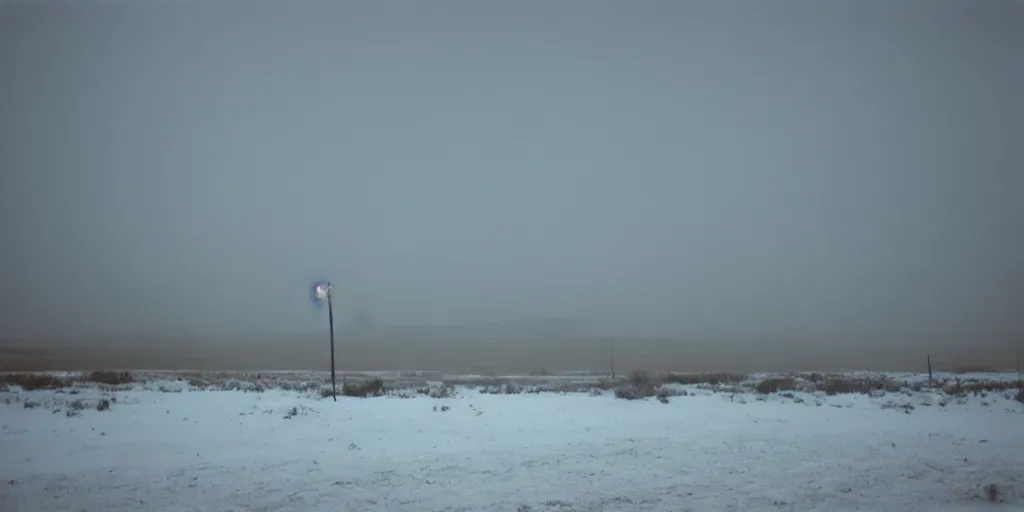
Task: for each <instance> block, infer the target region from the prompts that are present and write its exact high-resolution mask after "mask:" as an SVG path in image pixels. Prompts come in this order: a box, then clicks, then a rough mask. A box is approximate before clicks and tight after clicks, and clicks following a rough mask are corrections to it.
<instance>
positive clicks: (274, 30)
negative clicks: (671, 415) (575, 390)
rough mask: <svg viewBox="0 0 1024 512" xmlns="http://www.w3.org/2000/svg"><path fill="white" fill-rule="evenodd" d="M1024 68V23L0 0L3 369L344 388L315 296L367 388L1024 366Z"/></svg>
mask: <svg viewBox="0 0 1024 512" xmlns="http://www.w3.org/2000/svg"><path fill="white" fill-rule="evenodd" d="M1022 54H1024V1H1021V0H994V1H986V2H966V1H945V0H939V1H926V0H911V1H903V2H892V1H882V0H867V1H856V2H854V1H848V2H812V1H796V0H776V1H773V2H763V3H743V2H719V1H711V0H696V1H687V2H667V1H648V2H618V1H611V0H599V1H589V2H583V1H579V0H566V1H561V2H542V1H539V0H525V1H519V2H479V1H470V0H442V1H438V2H413V1H407V0H396V1H392V2H353V1H345V2H319V1H304V2H288V3H282V2H271V1H269V0H256V1H246V2H242V1H240V0H223V1H217V2H208V1H199V0H178V1H174V2H155V1H154V2H114V1H93V2H65V1H56V0H53V1H29V0H6V1H2V2H0V76H2V78H0V219H2V221H0V338H2V339H4V340H6V341H4V342H3V343H0V348H3V347H6V348H4V350H7V349H10V350H9V351H7V352H2V351H0V359H2V360H3V362H2V363H0V367H3V368H8V367H10V368H13V367H33V368H35V367H40V366H49V367H58V366H59V367H69V366H87V367H101V366H118V367H131V366H140V365H141V366H145V367H158V366H167V367H183V366H184V367H199V366H210V367H216V366H221V367H223V366H232V365H234V366H241V367H245V368H260V369H266V368H273V367H275V366H281V365H284V366H288V367H296V368H297V367H311V366H317V365H322V351H323V346H324V338H325V337H326V323H327V321H326V313H325V311H324V310H323V309H318V308H316V307H314V306H313V305H312V304H311V301H310V290H309V287H310V284H311V283H312V282H313V281H314V280H316V279H324V278H326V279H330V280H332V282H333V283H334V284H335V297H336V304H335V306H336V311H335V312H336V320H337V322H338V324H339V340H341V343H342V344H343V346H345V347H346V348H345V351H344V352H342V354H345V357H344V358H343V359H342V360H340V364H341V365H342V367H350V368H351V369H366V368H405V367H416V366H429V367H432V368H445V369H449V368H448V367H451V368H450V369H452V370H461V371H485V370H487V369H491V370H495V369H498V370H502V369H503V370H510V371H512V370H514V371H532V370H534V369H539V368H542V367H543V368H548V369H552V370H554V369H576V368H589V369H597V368H604V366H605V364H606V360H607V359H608V353H607V349H606V347H607V346H608V345H609V342H608V340H609V339H614V340H618V341H617V346H619V347H620V349H619V354H620V355H619V357H620V358H621V362H620V364H621V365H623V366H636V367H651V368H653V367H666V369H669V368H680V369H706V368H707V369H711V368H716V369H718V368H730V367H743V368H749V369H792V368H794V367H797V366H799V367H800V368H801V369H803V368H811V367H847V366H859V367H862V368H863V367H878V368H879V369H890V368H891V369H904V368H903V367H909V366H913V365H916V364H917V363H918V362H920V360H921V358H922V357H923V354H924V353H926V352H929V351H933V350H934V351H943V352H942V353H944V354H948V356H943V357H944V358H946V359H949V360H950V364H951V365H952V364H954V363H956V364H985V365H993V366H1009V367H1012V365H1013V363H1012V359H1013V357H1014V356H1013V353H1014V351H1015V350H1018V349H1024V236H1022V234H1024V200H1022V196H1024V144H1022V143H1024V139H1022V134H1024V99H1022V92H1021V91H1024V60H1022V59H1021V57H1020V56H1021V55H1022ZM11 347H16V348H11ZM69 347H70V348H69ZM112 347H113V348H112ZM125 347H129V348H130V350H129V349H128V348H125ZM58 348H59V349H60V351H61V354H62V355H60V356H59V357H58V356H55V355H53V351H54V350H57V349H58ZM29 349H31V350H29ZM19 350H20V352H19ZM26 350H29V351H28V352H26ZM32 350H34V351H35V352H32ZM42 352H46V353H47V354H49V355H47V356H45V358H44V359H39V358H40V357H43V356H41V355H40V354H41V353H42ZM19 354H20V355H19ZM26 354H27V355H26ZM132 354H134V355H132ZM953 354H959V355H955V356H954V355H953ZM971 357H974V358H975V359H977V361H975V360H973V359H971ZM46 358H49V359H46ZM630 358H632V359H630ZM33 361H34V362H33ZM39 361H45V362H39ZM240 361H241V362H240ZM630 361H632V362H630ZM766 367H771V368H766ZM892 367H900V368H892ZM3 368H0V369H3Z"/></svg>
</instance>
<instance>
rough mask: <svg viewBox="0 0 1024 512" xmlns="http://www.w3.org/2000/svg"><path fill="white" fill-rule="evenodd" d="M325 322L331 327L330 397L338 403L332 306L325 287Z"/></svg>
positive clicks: (328, 286) (329, 289)
mask: <svg viewBox="0 0 1024 512" xmlns="http://www.w3.org/2000/svg"><path fill="white" fill-rule="evenodd" d="M327 321H328V322H329V324H330V326H331V396H333V397H334V401H335V402H337V401H338V384H337V381H336V380H335V377H334V305H333V304H332V303H331V288H330V285H327Z"/></svg>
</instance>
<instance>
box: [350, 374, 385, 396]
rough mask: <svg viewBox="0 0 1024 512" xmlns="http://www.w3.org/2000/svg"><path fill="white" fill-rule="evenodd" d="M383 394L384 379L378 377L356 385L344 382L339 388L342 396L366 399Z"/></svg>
mask: <svg viewBox="0 0 1024 512" xmlns="http://www.w3.org/2000/svg"><path fill="white" fill-rule="evenodd" d="M384 393H385V389H384V379H381V378H379V377H377V378H373V379H369V380H367V381H364V382H358V383H351V382H348V381H346V382H345V383H344V384H342V386H341V394H342V395H344V396H354V397H359V398H366V397H370V396H381V395H383V394H384Z"/></svg>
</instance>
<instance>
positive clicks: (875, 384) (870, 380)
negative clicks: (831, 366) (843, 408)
mask: <svg viewBox="0 0 1024 512" xmlns="http://www.w3.org/2000/svg"><path fill="white" fill-rule="evenodd" d="M902 388H903V386H902V384H901V383H899V382H896V381H894V380H892V379H890V378H888V377H866V378H845V377H838V376H829V377H828V378H826V379H825V382H823V383H822V385H821V390H822V391H824V392H825V394H826V395H844V394H853V393H858V394H863V395H868V394H871V393H872V392H875V391H889V392H893V393H895V392H898V391H900V390H901V389H902Z"/></svg>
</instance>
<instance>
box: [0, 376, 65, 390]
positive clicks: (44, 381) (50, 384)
mask: <svg viewBox="0 0 1024 512" xmlns="http://www.w3.org/2000/svg"><path fill="white" fill-rule="evenodd" d="M0 382H2V383H3V384H6V385H9V386H20V387H21V388H22V389H24V390H25V391H35V390H38V389H61V388H66V387H68V386H70V385H71V384H72V380H71V379H68V378H64V377H58V376H56V375H50V374H47V373H5V374H2V375H0Z"/></svg>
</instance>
